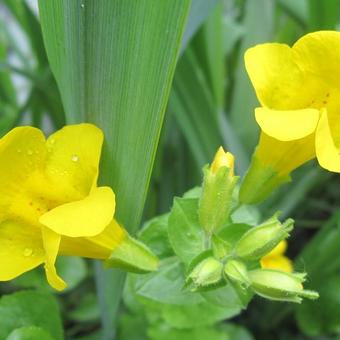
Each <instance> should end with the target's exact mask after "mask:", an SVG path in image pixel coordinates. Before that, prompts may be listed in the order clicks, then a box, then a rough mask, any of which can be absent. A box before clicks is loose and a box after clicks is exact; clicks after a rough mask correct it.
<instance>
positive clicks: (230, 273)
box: [224, 260, 250, 288]
mask: <svg viewBox="0 0 340 340" xmlns="http://www.w3.org/2000/svg"><path fill="white" fill-rule="evenodd" d="M224 273H225V275H226V276H227V277H228V279H230V280H232V281H234V282H236V283H238V284H240V285H241V286H242V287H244V288H247V287H248V286H249V285H250V280H249V277H248V271H247V267H246V265H245V264H244V263H243V262H241V261H237V260H229V261H228V262H227V263H226V265H225V266H224Z"/></svg>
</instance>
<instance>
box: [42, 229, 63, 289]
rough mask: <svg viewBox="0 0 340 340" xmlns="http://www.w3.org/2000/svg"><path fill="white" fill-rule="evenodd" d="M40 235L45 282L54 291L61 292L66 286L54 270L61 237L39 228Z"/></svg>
mask: <svg viewBox="0 0 340 340" xmlns="http://www.w3.org/2000/svg"><path fill="white" fill-rule="evenodd" d="M41 234H42V239H43V243H44V249H45V272H46V277H47V281H48V283H49V284H50V285H51V286H52V287H53V288H54V289H56V290H59V291H61V290H63V289H65V288H66V286H67V284H66V283H65V281H64V280H63V279H62V278H61V277H60V276H59V275H58V274H57V270H56V268H55V261H56V259H57V255H58V252H59V245H60V239H61V237H60V235H58V234H56V233H55V232H53V231H52V230H50V229H48V228H46V227H42V228H41Z"/></svg>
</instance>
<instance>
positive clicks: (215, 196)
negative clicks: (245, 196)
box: [198, 148, 238, 235]
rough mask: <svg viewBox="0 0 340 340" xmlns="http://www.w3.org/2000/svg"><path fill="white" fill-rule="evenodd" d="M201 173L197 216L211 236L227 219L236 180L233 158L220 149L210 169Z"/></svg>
mask: <svg viewBox="0 0 340 340" xmlns="http://www.w3.org/2000/svg"><path fill="white" fill-rule="evenodd" d="M203 172H204V179H203V186H202V195H201V199H200V203H199V211H198V214H199V221H200V224H201V226H202V227H203V229H204V230H205V231H206V233H207V234H210V235H211V234H212V233H213V232H214V231H216V230H217V229H218V228H220V227H222V226H223V225H224V224H225V223H226V221H227V219H228V217H229V213H230V208H231V202H232V193H233V190H234V187H235V185H236V182H237V180H238V177H235V176H234V157H233V156H232V155H231V154H230V153H229V152H225V151H224V150H223V148H220V149H219V150H218V152H217V153H216V156H215V159H214V161H213V163H212V165H211V167H210V168H208V167H206V168H204V169H203Z"/></svg>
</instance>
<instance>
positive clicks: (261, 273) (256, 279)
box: [248, 269, 319, 303]
mask: <svg viewBox="0 0 340 340" xmlns="http://www.w3.org/2000/svg"><path fill="white" fill-rule="evenodd" d="M248 276H249V279H250V281H251V287H252V289H253V290H254V292H255V293H256V294H258V295H260V296H262V297H264V298H267V299H270V300H277V301H288V302H296V303H301V301H302V298H308V299H317V298H318V297H319V294H318V293H317V292H314V291H310V290H304V289H303V285H302V282H304V280H305V276H306V274H304V273H294V274H290V273H286V272H281V271H278V270H273V269H256V270H251V271H249V272H248Z"/></svg>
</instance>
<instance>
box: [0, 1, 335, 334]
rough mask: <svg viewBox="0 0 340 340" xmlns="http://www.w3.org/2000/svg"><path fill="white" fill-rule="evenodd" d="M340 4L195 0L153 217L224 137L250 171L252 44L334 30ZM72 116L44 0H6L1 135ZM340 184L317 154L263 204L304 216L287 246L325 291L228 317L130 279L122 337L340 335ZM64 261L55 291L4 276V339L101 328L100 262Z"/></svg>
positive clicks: (254, 135) (157, 169)
mask: <svg viewBox="0 0 340 340" xmlns="http://www.w3.org/2000/svg"><path fill="white" fill-rule="evenodd" d="M339 14H340V2H339V1H338V0H322V1H320V0H276V1H275V0H256V1H254V0H193V2H192V7H191V10H190V14H189V19H188V23H187V26H186V29H185V33H184V37H183V41H182V46H181V50H180V55H179V58H178V63H177V67H176V71H175V75H174V80H173V84H172V89H171V93H170V99H169V102H168V107H167V112H166V116H165V121H164V125H163V129H162V133H161V138H160V143H159V147H158V151H157V155H156V161H155V165H154V171H153V175H152V179H151V183H150V188H149V192H148V198H147V202H146V206H145V210H144V217H143V220H144V221H147V220H149V219H150V218H152V217H154V216H157V215H160V214H163V213H166V212H168V211H169V208H170V207H171V204H172V200H173V197H174V196H178V195H182V194H183V193H184V192H186V191H187V190H188V189H190V188H192V187H194V186H197V185H199V184H200V182H201V176H202V173H201V168H202V166H203V165H204V164H206V163H208V162H209V161H210V160H211V159H212V157H213V155H214V153H215V151H216V149H217V147H218V146H219V145H223V146H224V147H225V148H227V149H228V150H230V151H231V152H233V153H234V154H235V156H236V167H237V172H238V174H240V175H243V174H244V172H245V171H246V169H247V166H248V164H249V161H250V157H251V154H252V152H253V150H254V147H255V145H256V143H257V139H258V134H259V131H258V127H257V126H256V123H255V120H254V115H253V110H254V107H256V105H257V100H256V97H255V94H254V91H253V89H252V86H251V84H250V81H249V79H248V77H247V74H246V72H245V68H244V63H243V54H244V51H245V50H246V49H247V48H248V47H250V46H253V45H255V44H258V43H263V42H270V41H276V42H282V43H288V44H292V43H294V42H295V41H296V40H297V39H298V38H299V37H301V36H302V35H303V34H306V33H308V32H311V31H315V30H321V29H332V30H334V29H335V30H336V29H337V28H339V24H340V18H339ZM339 67H340V61H339ZM339 81H340V80H339ZM65 119H66V118H65V114H64V111H63V105H62V102H61V97H60V94H59V92H58V88H57V85H56V81H55V79H54V77H53V75H52V72H51V70H50V67H49V63H48V61H47V56H46V52H45V48H44V45H43V39H42V33H41V28H40V24H39V16H38V11H37V4H36V1H33V0H31V1H24V0H1V1H0V135H4V134H5V133H6V132H7V131H9V130H10V129H11V128H13V127H14V126H17V125H24V124H29V125H33V126H37V127H41V128H43V129H44V131H45V132H46V133H47V134H48V133H50V132H52V131H54V130H56V129H58V128H60V127H61V126H63V125H64V124H65ZM339 187H340V177H339V176H338V175H337V174H331V173H327V172H325V171H323V170H322V169H320V168H319V167H318V166H317V164H316V163H315V162H310V163H309V164H306V165H305V166H303V167H302V168H300V169H299V170H297V171H296V172H295V173H294V175H293V182H292V183H291V184H289V185H286V186H285V187H284V188H282V189H281V190H280V191H279V192H277V193H276V194H275V195H274V196H272V197H271V198H270V200H268V201H267V202H265V203H264V204H262V205H261V206H259V207H257V208H256V209H257V211H256V213H258V214H260V215H262V217H264V218H265V217H268V216H269V215H270V214H271V213H273V212H274V211H276V210H280V211H282V216H283V217H287V216H290V217H292V218H294V219H295V220H296V228H295V231H294V234H293V236H292V238H291V241H290V243H289V249H288V255H289V256H290V257H291V258H293V259H294V260H295V266H296V268H297V269H299V270H306V271H307V272H308V273H309V274H310V281H309V282H308V284H307V285H310V287H312V288H313V289H315V290H318V291H319V292H320V299H319V300H318V301H316V302H314V301H313V302H308V301H305V302H304V303H303V304H302V305H301V306H298V307H296V306H292V305H288V304H283V303H274V302H271V303H270V302H268V301H262V300H261V299H254V300H253V301H252V303H251V304H250V305H249V307H248V309H247V310H246V311H243V312H242V313H241V314H239V315H238V316H234V317H232V318H231V319H229V320H228V322H221V320H223V319H226V318H228V317H227V316H226V315H224V314H223V315H222V316H221V315H220V314H219V315H216V317H215V316H214V315H211V313H210V312H209V308H208V307H207V306H201V307H200V309H199V310H196V311H190V312H187V313H182V314H181V313H180V312H179V311H175V310H174V309H171V308H170V309H169V308H168V310H167V312H165V313H164V311H163V312H162V313H163V314H162V316H160V315H159V314H160V312H159V309H158V306H157V305H156V304H155V305H152V304H149V305H148V306H147V307H145V305H144V307H143V306H141V305H140V304H139V303H138V301H137V300H136V299H135V298H134V296H133V293H131V292H130V293H129V287H128V286H127V287H126V289H125V294H124V295H125V297H124V305H123V306H122V307H121V314H120V315H121V316H120V321H119V328H118V339H123V340H125V339H127V340H130V339H131V340H139V339H140V340H143V339H154V340H158V339H165V340H167V339H169V340H172V339H177V340H180V339H198V340H200V339H207V338H210V339H211V340H214V339H216V340H219V339H221V340H223V339H252V338H258V339H314V338H315V339H340V257H339V249H340V212H339V208H338V207H339V202H340V190H339ZM157 223H160V228H161V222H159V221H158V222H157ZM58 266H59V270H60V272H61V274H62V276H64V277H65V278H66V281H67V282H68V283H69V287H68V289H67V290H66V291H65V292H63V293H61V294H53V295H52V294H51V293H52V291H51V289H50V288H49V287H48V286H47V284H46V283H45V279H44V277H43V276H42V271H41V269H38V270H35V271H32V272H30V273H27V274H25V275H23V276H21V277H20V278H18V279H16V280H14V281H13V282H11V283H5V284H4V283H2V284H1V285H0V293H1V295H2V298H1V300H0V339H6V338H7V336H8V334H10V333H11V335H10V336H9V337H8V339H54V338H55V339H62V338H63V337H65V338H66V339H82V340H85V339H86V340H90V339H100V338H101V336H102V333H101V323H102V322H103V320H102V319H101V318H103V315H102V313H101V312H100V309H99V307H98V298H97V295H96V294H97V293H96V286H95V279H94V277H95V275H96V270H94V269H93V268H94V267H93V266H92V263H91V262H90V261H87V260H84V259H80V258H62V259H61V260H60V261H59V263H58ZM128 282H129V281H128ZM31 288H34V289H31ZM47 310H48V318H47V317H46V311H47ZM208 316H209V317H208ZM202 318H203V319H205V320H207V322H206V323H205V324H202V322H201V321H200V320H202ZM183 325H186V326H183ZM188 325H189V326H188ZM27 334H28V335H27ZM29 336H31V337H29Z"/></svg>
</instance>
